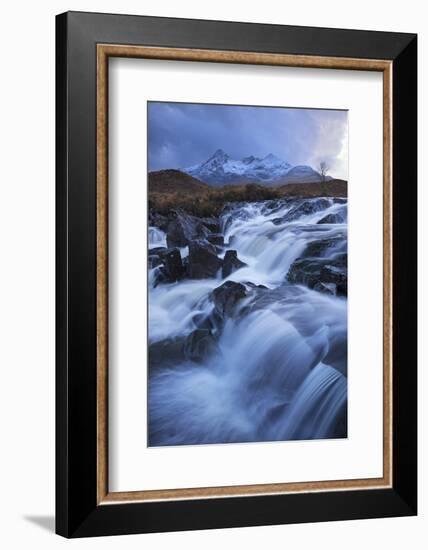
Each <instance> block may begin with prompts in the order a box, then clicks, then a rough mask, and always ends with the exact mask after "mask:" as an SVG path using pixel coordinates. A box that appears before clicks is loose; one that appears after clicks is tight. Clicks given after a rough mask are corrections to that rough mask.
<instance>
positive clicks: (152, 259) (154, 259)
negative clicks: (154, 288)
mask: <svg viewBox="0 0 428 550" xmlns="http://www.w3.org/2000/svg"><path fill="white" fill-rule="evenodd" d="M162 264H163V260H162V258H161V257H160V256H157V255H156V254H149V257H148V266H149V269H153V268H154V267H158V266H159V265H162Z"/></svg>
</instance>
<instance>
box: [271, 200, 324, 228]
mask: <svg viewBox="0 0 428 550" xmlns="http://www.w3.org/2000/svg"><path fill="white" fill-rule="evenodd" d="M330 204H331V203H330V201H329V200H328V199H324V198H321V199H312V200H305V201H303V202H301V203H300V204H298V205H296V206H295V207H294V208H292V209H291V210H289V211H288V212H287V214H285V216H283V217H282V218H280V219H281V222H277V223H275V221H276V220H274V221H273V223H274V224H275V225H278V224H279V223H284V222H292V221H295V220H298V219H299V218H301V217H302V216H308V215H309V214H315V212H320V211H321V210H325V209H326V208H328V207H329V206H330ZM277 220H278V218H277Z"/></svg>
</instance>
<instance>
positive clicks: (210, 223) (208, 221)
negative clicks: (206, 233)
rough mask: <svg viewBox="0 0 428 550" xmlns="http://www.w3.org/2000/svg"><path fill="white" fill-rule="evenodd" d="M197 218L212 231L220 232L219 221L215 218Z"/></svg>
mask: <svg viewBox="0 0 428 550" xmlns="http://www.w3.org/2000/svg"><path fill="white" fill-rule="evenodd" d="M199 219H200V222H201V223H202V224H203V225H204V226H205V227H206V228H207V229H209V230H210V231H212V232H213V233H219V232H220V222H219V220H218V219H217V218H214V217H210V218H199Z"/></svg>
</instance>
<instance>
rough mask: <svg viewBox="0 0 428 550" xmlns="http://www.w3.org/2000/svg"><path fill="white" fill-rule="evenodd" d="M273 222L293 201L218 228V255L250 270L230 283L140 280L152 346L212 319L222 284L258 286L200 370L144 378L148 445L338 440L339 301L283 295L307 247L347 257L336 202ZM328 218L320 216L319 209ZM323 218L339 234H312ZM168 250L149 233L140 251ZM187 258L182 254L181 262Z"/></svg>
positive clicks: (343, 369) (306, 293)
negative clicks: (227, 254)
mask: <svg viewBox="0 0 428 550" xmlns="http://www.w3.org/2000/svg"><path fill="white" fill-rule="evenodd" d="M323 200H324V201H326V200H327V201H328V203H327V208H323V209H321V210H320V211H318V212H314V213H311V214H307V215H305V214H304V213H303V215H301V216H300V217H298V218H297V219H295V220H293V221H291V222H282V221H281V219H282V218H283V217H284V216H285V215H286V214H287V213H288V212H289V211H290V209H291V208H292V207H293V203H292V202H291V203H290V201H283V202H282V203H280V204H279V205H278V203H275V202H273V201H265V202H258V203H246V204H239V205H236V206H235V207H230V208H229V209H228V210H226V211H225V212H224V214H223V215H222V217H221V227H222V231H223V234H224V237H225V243H229V245H228V246H226V247H225V250H227V249H228V248H230V249H234V250H237V252H238V257H239V259H240V260H242V261H244V262H245V263H246V264H247V267H244V268H241V269H239V270H238V271H236V272H234V273H232V274H231V275H230V276H229V277H228V278H226V279H221V276H220V275H219V276H218V278H212V279H203V280H182V281H179V282H177V283H173V284H160V285H157V286H155V284H154V281H155V273H156V270H157V269H159V268H156V267H155V268H154V269H152V270H150V273H149V287H150V288H149V344H150V345H153V344H156V343H159V342H163V341H168V340H169V341H171V340H174V339H178V340H179V339H180V338H184V337H186V336H187V335H189V334H190V333H191V332H192V331H193V330H195V328H196V327H197V324H196V321H197V320H198V319H200V318H201V317H208V316H209V315H210V313H212V310H213V303H212V301H211V300H210V298H209V295H210V293H211V292H212V290H213V289H215V288H217V287H218V286H220V285H221V284H222V283H223V282H224V281H226V280H231V281H235V282H241V283H243V284H244V285H246V286H247V287H248V283H253V284H254V285H263V286H264V287H267V289H268V290H260V291H257V292H249V295H248V297H246V298H244V299H243V300H241V302H240V303H239V309H240V311H239V312H238V314H237V315H235V316H233V317H232V318H229V319H227V320H226V322H225V324H224V326H223V327H222V329H221V333H220V334H219V337H218V340H217V343H216V346H215V347H214V348H213V349H212V350H211V351H210V353H209V354H208V355H207V356H206V357H205V358H204V361H203V363H202V364H201V362H194V361H191V360H183V361H181V362H180V363H178V364H177V363H175V364H173V365H171V364H166V365H165V366H163V367H162V366H161V367H156V368H150V369H149V395H148V402H149V445H151V446H158V445H183V444H201V443H231V442H252V441H278V440H296V439H318V438H337V437H346V435H347V428H346V426H347V420H346V411H347V378H346V375H347V344H346V342H347V300H346V298H344V297H337V296H334V295H329V294H323V293H320V292H317V291H315V290H310V289H309V288H306V287H304V286H301V285H295V284H290V283H288V282H287V280H286V276H287V273H288V270H289V268H290V266H291V265H292V263H293V261H294V260H296V259H297V258H299V257H300V256H301V254H302V253H303V251H304V250H305V249H306V247H307V245H308V244H309V243H311V242H314V241H319V240H320V239H326V238H328V239H332V240H333V242H334V243H337V244H335V245H334V246H332V247H330V248H329V249H328V251H327V254H328V255H331V256H334V255H335V254H337V253H338V252H340V251H343V250H345V251H346V233H347V218H346V208H347V206H346V204H344V202H343V201H341V202H336V201H334V200H333V199H323ZM324 206H325V205H324ZM327 214H334V215H338V216H339V219H340V220H341V221H342V223H334V224H328V223H327V224H317V222H318V221H319V220H320V219H321V218H323V217H324V216H326V215H327ZM155 246H166V236H165V234H164V233H163V232H162V231H161V230H159V229H158V228H155V227H151V228H150V229H149V247H150V248H152V247H155ZM186 253H187V251H186V250H182V256H183V255H185V254H186Z"/></svg>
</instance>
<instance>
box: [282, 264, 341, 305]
mask: <svg viewBox="0 0 428 550" xmlns="http://www.w3.org/2000/svg"><path fill="white" fill-rule="evenodd" d="M287 280H288V281H289V282H290V283H295V284H300V285H305V286H307V287H308V288H311V289H313V290H318V291H319V292H324V293H328V294H335V295H337V296H347V290H348V287H347V280H348V273H347V254H339V255H337V257H335V258H299V259H298V260H296V261H295V262H293V263H292V264H291V266H290V269H289V271H288V274H287Z"/></svg>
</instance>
